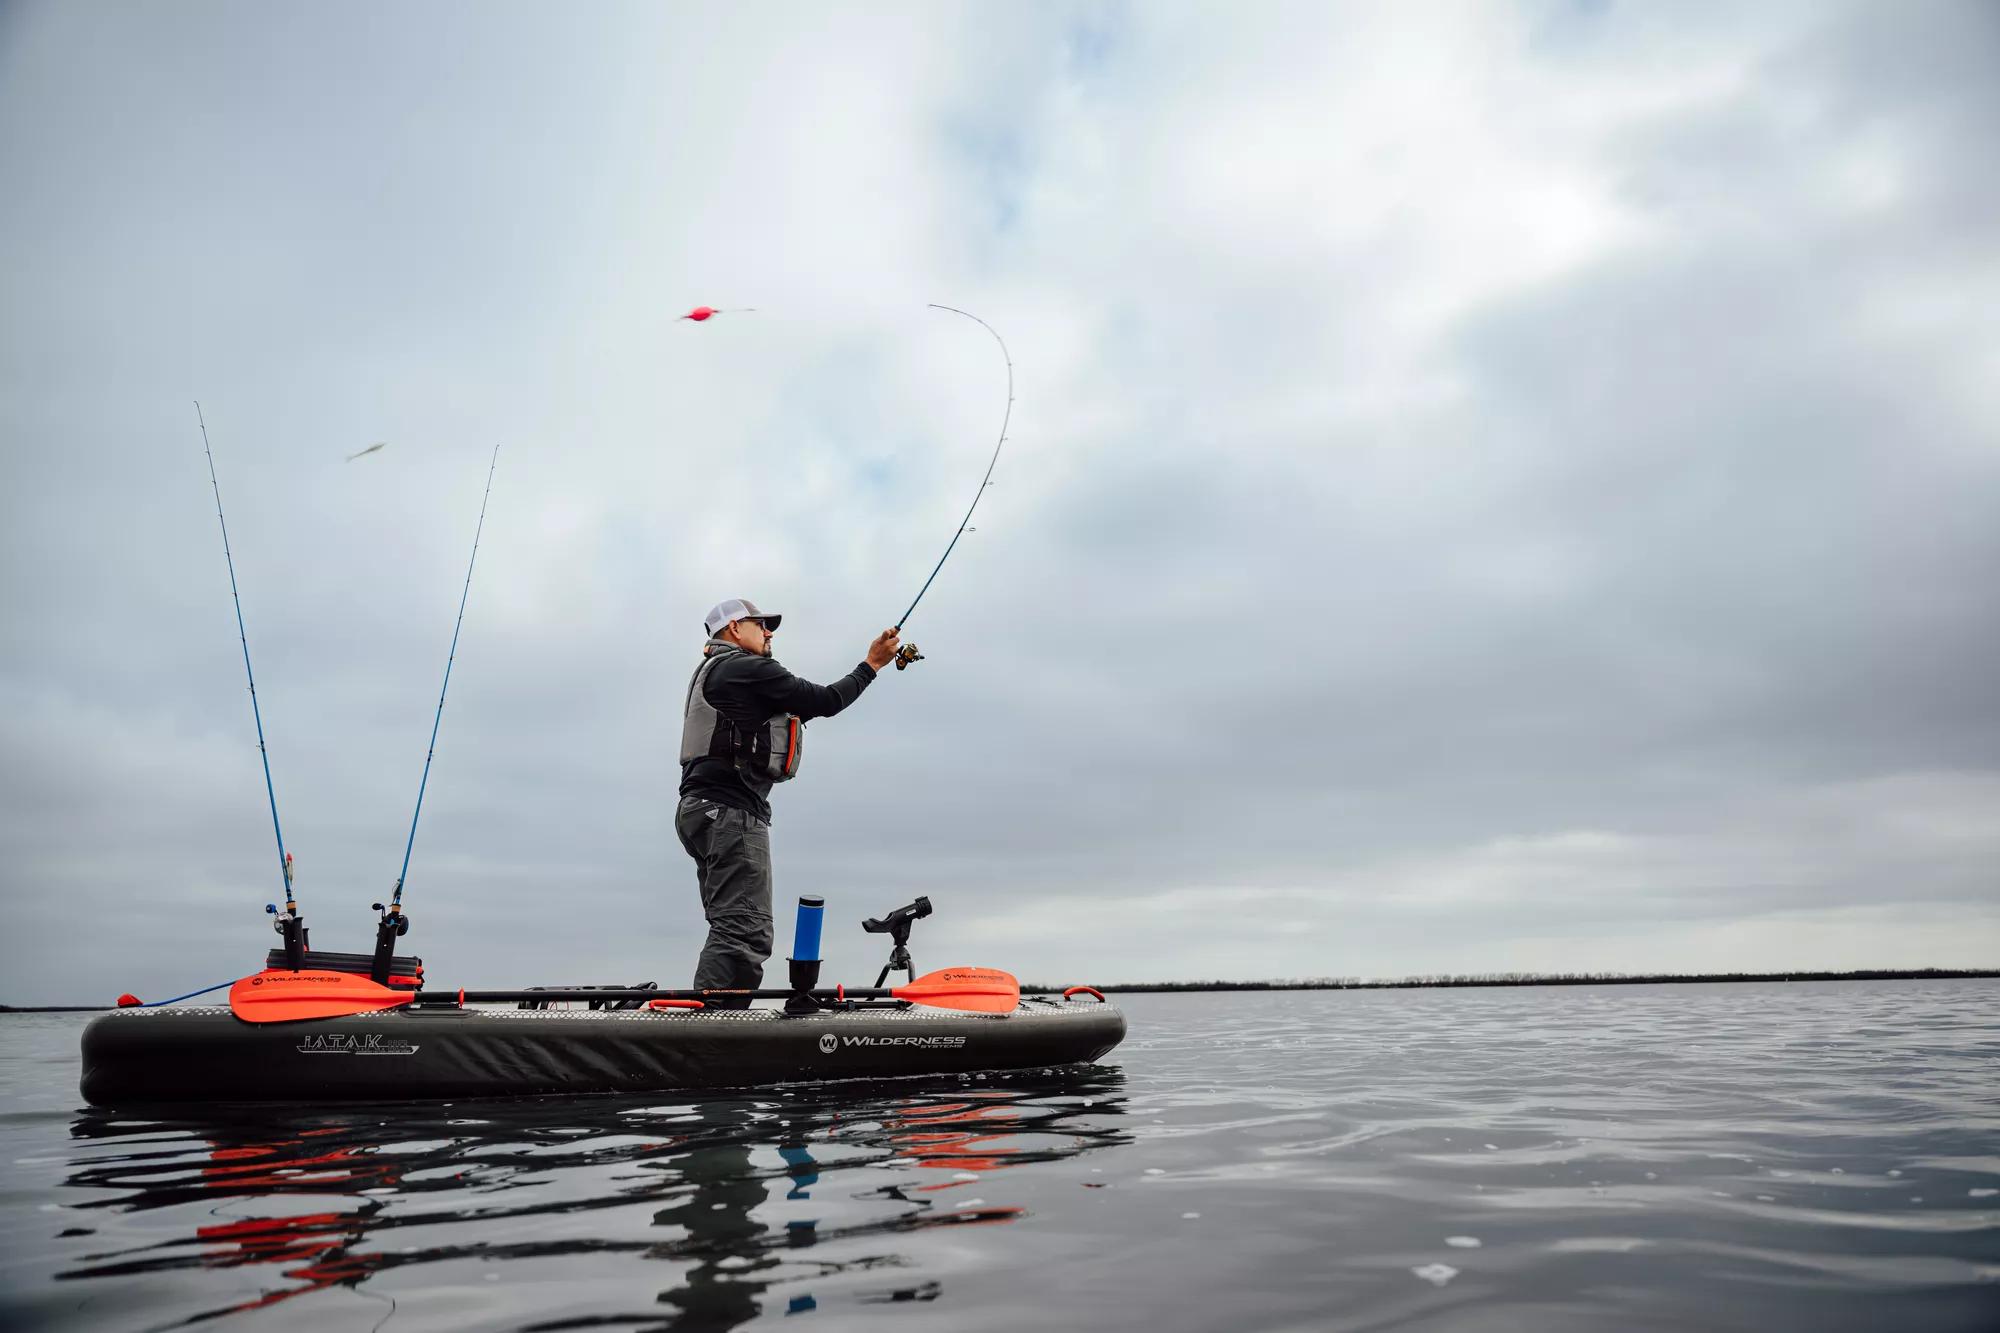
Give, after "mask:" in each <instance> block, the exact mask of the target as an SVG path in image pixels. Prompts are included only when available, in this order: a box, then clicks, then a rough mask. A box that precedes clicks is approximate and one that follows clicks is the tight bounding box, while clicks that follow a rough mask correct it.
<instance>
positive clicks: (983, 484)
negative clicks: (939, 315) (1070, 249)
mask: <svg viewBox="0 0 2000 1333" xmlns="http://www.w3.org/2000/svg"><path fill="white" fill-rule="evenodd" d="M929 305H930V308H931V309H932V310H948V311H950V312H951V313H952V314H954V315H964V316H965V317H966V318H967V319H969V320H971V321H972V322H973V323H975V324H977V325H978V326H979V327H980V328H982V329H985V330H986V331H987V332H988V333H990V334H992V335H993V341H994V342H996V343H999V344H1000V356H1001V358H1002V359H1003V360H1005V361H1006V363H1007V407H1006V410H1005V411H1004V412H1003V413H1002V414H1001V416H1000V438H999V439H998V440H996V441H994V443H993V457H991V458H989V459H987V460H986V475H985V476H983V477H981V478H980V479H979V489H978V490H976V491H974V492H973V493H972V503H971V504H970V505H968V506H967V507H966V510H965V517H964V518H962V519H960V520H959V521H958V531H956V532H954V533H952V534H951V541H950V543H949V544H947V545H946V546H945V548H944V554H943V555H941V556H939V557H938V562H937V564H935V565H933V566H932V567H931V575H930V578H927V579H925V580H924V586H923V587H921V588H919V589H917V595H916V596H915V597H913V598H911V599H910V605H909V608H908V609H907V610H905V611H904V612H903V614H902V615H900V616H898V617H897V618H896V632H897V633H898V634H900V633H902V630H903V626H904V625H905V624H906V623H908V621H909V619H910V616H911V615H912V614H914V613H915V611H916V609H917V603H918V602H921V601H923V600H924V594H925V593H927V592H929V591H930V590H931V583H932V582H933V581H934V580H935V579H936V578H937V576H938V571H939V570H940V569H943V568H944V562H945V561H947V560H949V559H951V553H952V551H953V550H954V549H955V548H956V547H957V546H958V539H959V538H960V537H963V536H964V535H965V534H966V533H968V532H972V531H975V529H973V528H972V527H970V526H969V525H970V524H971V522H972V511H973V510H975V509H977V508H979V501H980V500H981V499H982V498H984V496H985V495H986V488H987V487H988V486H991V485H992V484H993V467H994V465H995V464H996V463H998V462H999V461H1000V449H1001V446H1003V445H1005V444H1006V443H1007V423H1008V422H1009V421H1011V420H1012V419H1013V416H1014V358H1013V356H1012V354H1011V353H1009V352H1008V351H1007V341H1006V339H1004V338H1002V337H1001V336H1000V334H999V332H998V331H997V330H995V329H994V327H993V326H992V325H991V324H988V323H987V322H986V321H985V320H983V319H981V318H980V317H979V316H977V315H975V314H973V313H972V312H971V311H970V310H960V309H959V308H958V307H957V306H955V305H940V304H939V303H937V302H936V301H932V302H930V303H929ZM923 660H924V655H923V654H922V653H920V652H918V651H917V645H916V644H914V643H906V644H904V645H903V646H902V647H900V648H898V649H897V650H896V670H898V671H901V670H903V669H904V668H905V667H908V666H910V665H911V664H912V663H914V662H921V661H923Z"/></svg>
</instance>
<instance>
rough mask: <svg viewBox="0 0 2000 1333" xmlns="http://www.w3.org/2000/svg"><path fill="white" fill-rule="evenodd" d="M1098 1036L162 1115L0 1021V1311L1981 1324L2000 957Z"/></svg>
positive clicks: (1995, 1257) (1994, 1253) (1084, 1321)
mask: <svg viewBox="0 0 2000 1333" xmlns="http://www.w3.org/2000/svg"><path fill="white" fill-rule="evenodd" d="M1124 1007H1125V1009H1126V1011H1127V1013H1128V1015H1129V1016H1130V1019H1131V1022H1132V1036H1131V1037H1130V1039H1128V1041H1127V1043H1126V1044H1125V1045H1124V1046H1123V1047H1121V1048H1120V1049H1119V1050H1118V1051H1116V1052H1114V1053H1113V1055H1112V1057H1111V1058H1110V1061H1109V1062H1108V1063H1107V1064H1106V1065H1104V1066H1102V1067H1099V1068H1095V1069H1087V1070H1073V1071H1067V1072H1062V1073H1055V1074H1040V1075H1034V1076H1019V1077H992V1078H986V1079H973V1080H967V1081H961V1080H958V1079H949V1080H942V1081H929V1082H901V1083H893V1084H879V1083H878V1084H868V1085H844V1086H843V1085H829V1086H821V1087H816V1088H808V1087H801V1088H791V1089H783V1090H774V1091H771V1092H769V1093H765V1094H761V1095H755V1096H746V1095H741V1094H733V1095H716V1096H705V1097H654V1098H643V1099H632V1098H573V1099H556V1098H545V1099H536V1100H524V1101H508V1102H461V1103H457V1104H454V1105H442V1106H436V1105H434V1106H393V1107H382V1106H377V1107H367V1108H359V1109H348V1110H337V1111H325V1112H311V1111H304V1110H292V1111H287V1110H271V1109H262V1110H256V1111H237V1112H216V1113H213V1114H208V1115H203V1116H201V1117H199V1118H193V1119H171V1120H167V1119H157V1118H147V1117H144V1116H139V1115H132V1114H111V1113H104V1112H93V1111H86V1110H82V1109H80V1108H79V1103H78V1098H77V1096H76V1092H75V1083H76V1046H77V1034H78V1033H79V1031H80V1030H81V1028H82V1026H83V1016H81V1015H73V1016H72V1015H63V1016H24V1017H0V1077H4V1091H0V1161H5V1162H6V1163H8V1165H7V1167H6V1183H5V1189H4V1193H0V1235H4V1242H0V1326H4V1327H7V1328H15V1327H26V1328H57V1329H61V1328H75V1329H93V1330H96V1329H154V1328H181V1327H186V1326H190V1325H197V1324H201V1325H209V1324H213V1325H214V1326H216V1327H221V1328H229V1327H279V1326H282V1327H284V1328H286V1329H288V1330H291V1329H297V1330H310V1329H353V1330H362V1331H363V1333H366V1330H371V1329H378V1328H379V1329H387V1330H402V1331H403V1333H409V1331H410V1330H417V1329H457V1328H467V1329H470V1328H478V1329H546V1330H554V1329H648V1328H717V1329H719V1328H731V1327H738V1326H743V1325H759V1326H766V1327H768V1326H773V1325H778V1324H780V1323H783V1322H784V1321H787V1320H789V1321H792V1323H789V1324H786V1327H788V1328H789V1327H792V1326H794V1325H796V1326H797V1327H799V1328H801V1329H806V1330H810V1329H813V1328H821V1329H831V1328H864V1327H865V1328H870V1329H874V1328H878V1327H884V1326H890V1325H894V1326H899V1327H904V1328H941V1327H949V1328H952V1329H954V1330H979V1329H1005V1330H1009V1331H1010V1333H1018V1331H1019V1330H1021V1329H1023V1328H1047V1329H1074V1328H1089V1329H1093V1330H1117V1329H1145V1330H1147V1331H1148V1333H1167V1331H1169V1330H1180V1329H1187V1330H1212V1329H1225V1328H1226V1329H1231V1330H1238V1329H1242V1330H1253V1329H1322V1328H1337V1329H1387V1328H1397V1329H1520V1330H1538V1331H1539V1330H1552V1329H1554V1330H1562V1329H1619V1330H1631V1329H1705V1328H1717V1329H1724V1328H1726V1329H1771V1328H1813V1329H1896V1330H1925V1329H1966V1330H1971V1329H1983V1330H1991V1329H1995V1328H2000V983H1995V982H1990V981H1957V982H1881V983H1859V984H1813V985H1757V986H1676V987H1603V988H1589V989H1549V990H1495V991H1402V992H1383V991H1376V992H1349V993H1320V994H1297V993H1293V994H1275V995H1268V994H1267V995H1221V996H1132V997H1128V998H1127V1000H1126V1001H1125V1005H1124Z"/></svg>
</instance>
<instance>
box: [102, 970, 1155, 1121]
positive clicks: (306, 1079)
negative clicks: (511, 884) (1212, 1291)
mask: <svg viewBox="0 0 2000 1333" xmlns="http://www.w3.org/2000/svg"><path fill="white" fill-rule="evenodd" d="M1124 1037H1125V1018H1124V1015H1122V1014H1121V1013H1119V1011H1118V1010H1117V1009H1116V1008H1115V1007H1114V1006H1112V1005H1109V1004H1105V1003H1102V1002H1100V1001H1097V1000H1094V999H1089V998H1084V997H1078V998H1077V999H1076V1000H1074V1001H1068V1000H1054V999H1041V998H1034V999H1029V1000H1026V1001H1024V1002H1023V1003H1022V1004H1021V1006H1020V1008H1018V1009H1016V1010H1015V1011H1014V1012H1012V1013H1009V1014H967V1013H959V1012H956V1011H951V1010H938V1009H923V1008H912V1009H906V1010H857V1011H851V1012H845V1013H821V1014H806V1015H802V1016H796V1017H795V1016H791V1015H787V1014H784V1013H781V1012H779V1011H777V1010H769V1009H751V1010H738V1011H730V1012H720V1011H700V1012H697V1011H685V1010H669V1011H664V1012H655V1011H649V1010H648V1011H637V1012H604V1011H596V1010H562V1009H554V1010H519V1009H476V1008H475V1009H459V1008H455V1007H444V1006H435V1007H431V1006H426V1007H420V1008H408V1009H395V1010H387V1011H383V1012H378V1013H370V1014H359V1015H355V1016H352V1017H347V1018H327V1019H310V1020H306V1021H303V1022H296V1023H246V1022H244V1021H242V1020H241V1019H239V1018H237V1017H236V1016H235V1015H233V1014H232V1013H230V1011H229V1010H228V1009H226V1008H210V1007H201V1008H189V1009H178V1008H177V1009H123V1010H118V1011H115V1012H113V1013H108V1014H103V1015H101V1016H99V1017H98V1018H96V1019H94V1020H92V1021H91V1023H90V1025H89V1026H88V1027H87V1028H85V1029H84V1033H83V1079H82V1092H83V1096H84V1100H86V1101H88V1102H90V1103H91V1104H92V1105H95V1106H125V1105H136V1104H145V1103H169V1102H179V1103H186V1102H240V1101H258V1102H329V1101H407V1100H411V1099H432V1098H461V1097H513V1096H522V1095H532V1094H543V1093H608V1092H656V1091H667V1090H674V1089H681V1088H724V1087H746V1086H761V1085H766V1084H773V1083H793V1082H813V1081H820V1080H827V1079H848V1078H896V1077H907V1076H911V1075H921V1074H964V1073H976V1072H983V1071H988V1070H1004V1069H1038V1068H1046V1067H1049V1066H1054V1065H1067V1064H1079V1063H1085V1062H1088V1061H1091V1060H1095V1059H1098V1058H1099V1057H1100V1056H1102V1055H1104V1054H1105V1053H1106V1052H1108V1051H1110V1050H1111V1049H1112V1048H1113V1047H1115V1046H1116V1045H1117V1044H1118V1043H1119V1042H1120V1041H1122V1040H1124Z"/></svg>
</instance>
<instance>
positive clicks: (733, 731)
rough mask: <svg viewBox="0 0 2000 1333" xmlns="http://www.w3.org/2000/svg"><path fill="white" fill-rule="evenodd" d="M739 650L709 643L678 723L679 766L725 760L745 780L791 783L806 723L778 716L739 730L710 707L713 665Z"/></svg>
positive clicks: (786, 715) (792, 715) (794, 717)
mask: <svg viewBox="0 0 2000 1333" xmlns="http://www.w3.org/2000/svg"><path fill="white" fill-rule="evenodd" d="M742 651H743V649H741V648H738V647H737V646H736V645H734V644H728V643H718V642H716V641H714V640H711V641H710V642H709V645H708V656H707V657H705V658H703V659H702V663H701V665H700V666H698V667H696V668H695V672H694V679H693V680H691V681H689V682H688V692H687V709H686V714H685V717H684V719H683V721H682V723H681V763H682V764H683V765H686V764H691V763H693V762H694V761H695V760H697V759H727V760H728V761H729V762H730V763H732V764H734V765H735V766H736V769H737V771H738V772H740V773H742V774H743V775H744V776H745V777H751V778H756V779H758V780H760V781H763V782H789V781H790V780H791V779H792V778H794V777H797V776H798V772H799V762H800V760H801V759H802V758H803V757H804V754H805V735H806V728H805V723H803V722H801V721H800V720H799V718H798V715H797V714H795V713H778V714H775V715H773V716H771V717H769V718H767V719H765V721H764V722H763V724H762V725H760V726H757V727H752V728H744V727H739V726H737V725H736V724H735V723H734V722H731V721H730V720H729V719H728V718H726V717H724V716H723V715H722V714H721V713H719V712H717V711H716V710H715V706H714V705H713V704H711V703H709V701H708V698H707V694H706V689H707V685H708V677H709V673H710V672H712V671H714V670H715V666H716V663H718V662H720V661H722V659H724V658H725V657H729V656H731V655H732V654H736V653H741V652H742Z"/></svg>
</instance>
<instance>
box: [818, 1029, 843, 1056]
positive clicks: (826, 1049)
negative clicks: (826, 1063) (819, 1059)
mask: <svg viewBox="0 0 2000 1333" xmlns="http://www.w3.org/2000/svg"><path fill="white" fill-rule="evenodd" d="M839 1046H840V1038H838V1037H836V1036H834V1035H833V1034H832V1033H831V1032H822V1033H820V1034H819V1053H820V1054H821V1055H832V1054H833V1053H834V1051H835V1050H836V1049H838V1048H839Z"/></svg>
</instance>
